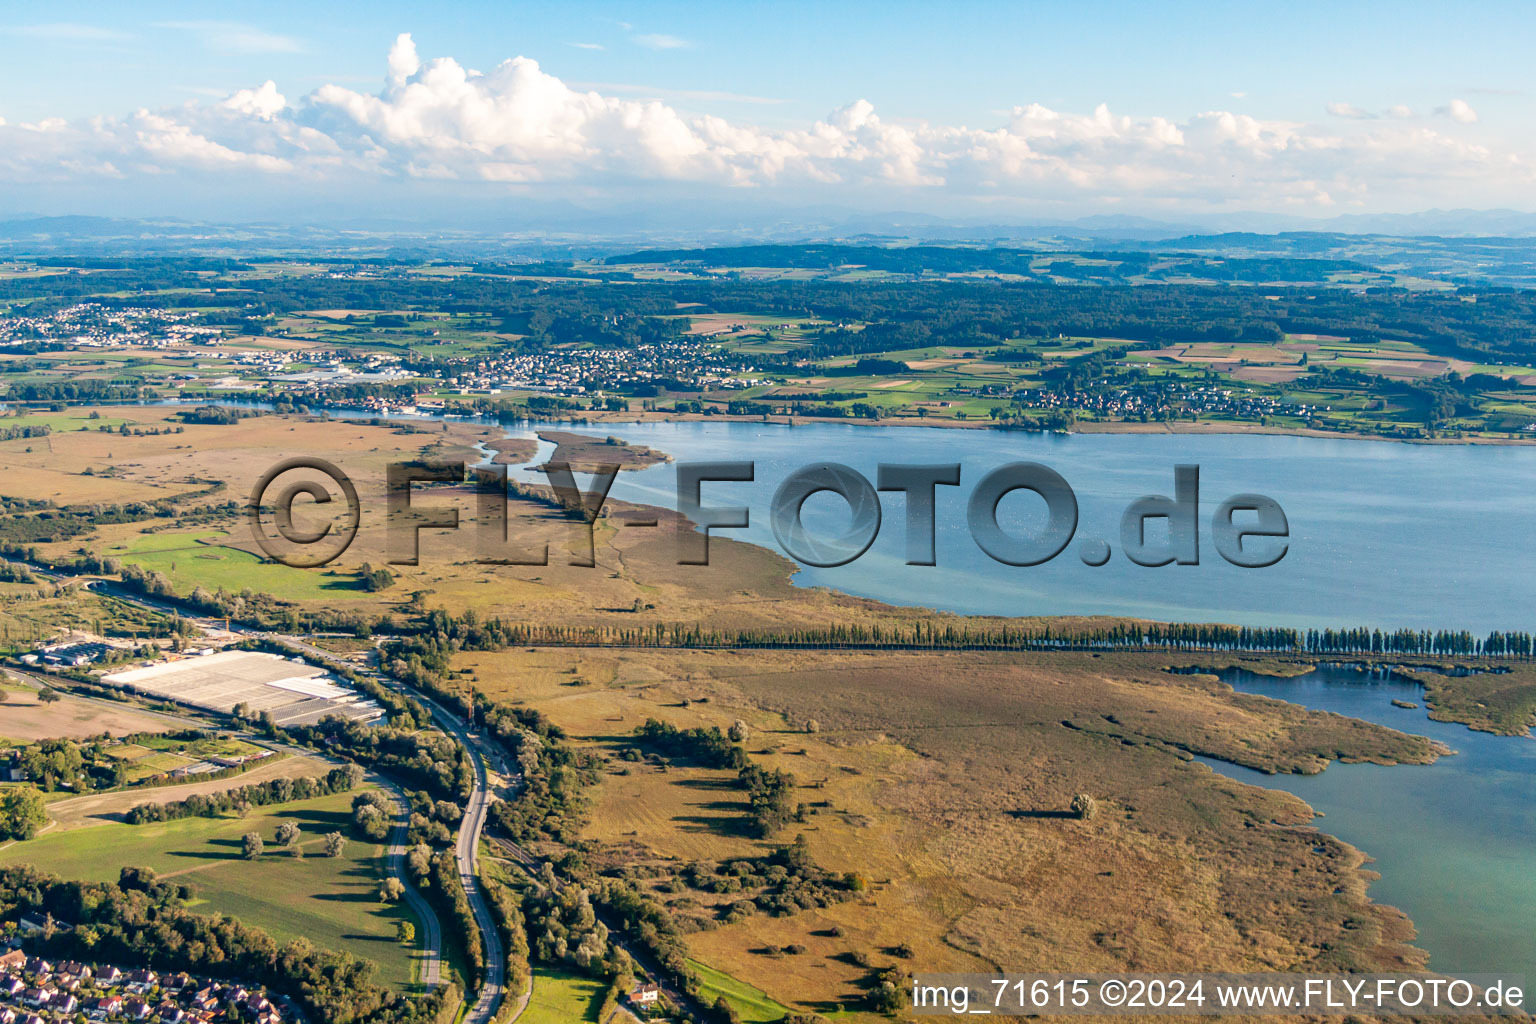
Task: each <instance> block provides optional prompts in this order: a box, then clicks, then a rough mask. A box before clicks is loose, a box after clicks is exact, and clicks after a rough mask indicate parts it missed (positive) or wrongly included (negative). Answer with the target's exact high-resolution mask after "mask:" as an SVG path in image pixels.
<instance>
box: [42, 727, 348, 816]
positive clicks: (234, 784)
mask: <svg viewBox="0 0 1536 1024" xmlns="http://www.w3.org/2000/svg"><path fill="white" fill-rule="evenodd" d="M160 724H161V725H162V726H163V725H164V723H160ZM329 768H330V766H329V765H327V764H326V763H325V762H324V761H320V760H318V759H316V758H313V757H285V758H282V759H281V760H278V761H273V762H272V763H271V764H264V765H262V766H260V767H259V768H252V769H251V770H250V771H248V772H244V773H242V774H240V775H236V776H234V777H233V778H228V779H215V780H213V781H211V782H189V783H187V784H186V785H184V786H156V787H154V788H151V789H128V790H121V791H118V792H114V793H93V794H89V795H87V796H77V797H71V798H70V799H68V800H59V801H56V802H54V803H51V804H49V805H48V816H49V817H50V818H52V819H53V820H54V821H56V822H58V827H59V828H60V829H61V830H63V831H68V830H70V829H75V828H86V827H88V826H91V825H101V824H104V823H106V822H109V821H122V820H123V815H124V814H126V813H128V811H130V810H132V809H133V808H135V807H137V806H138V805H139V804H151V803H153V804H163V803H170V802H171V801H173V800H185V799H186V798H187V797H189V796H193V795H195V794H198V793H222V792H223V791H224V790H226V789H236V788H238V787H240V786H249V785H251V784H252V783H257V782H267V781H269V780H271V779H297V778H299V777H301V776H305V775H314V776H317V775H323V774H324V773H325V772H326V771H327V770H328V769H329Z"/></svg>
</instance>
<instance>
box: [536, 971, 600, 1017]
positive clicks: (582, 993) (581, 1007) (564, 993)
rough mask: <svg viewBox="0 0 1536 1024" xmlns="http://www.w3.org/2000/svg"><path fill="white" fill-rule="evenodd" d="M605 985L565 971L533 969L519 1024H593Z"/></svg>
mask: <svg viewBox="0 0 1536 1024" xmlns="http://www.w3.org/2000/svg"><path fill="white" fill-rule="evenodd" d="M605 991H607V986H605V985H604V984H603V983H602V982H600V981H596V980H594V979H592V978H588V977H585V976H583V975H580V974H572V973H570V972H568V971H553V970H549V969H548V968H544V967H535V968H534V969H533V995H532V996H530V997H529V999H528V1008H527V1009H526V1010H524V1011H523V1015H522V1016H521V1017H519V1018H517V1020H518V1024H578V1022H583V1021H584V1022H589V1024H595V1022H596V1021H597V1011H598V1010H599V1009H601V1008H602V1005H603V993H604V992H605Z"/></svg>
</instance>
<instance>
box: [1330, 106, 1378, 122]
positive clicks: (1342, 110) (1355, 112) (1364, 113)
mask: <svg viewBox="0 0 1536 1024" xmlns="http://www.w3.org/2000/svg"><path fill="white" fill-rule="evenodd" d="M1328 113H1329V114H1331V115H1333V116H1334V117H1348V118H1351V119H1353V120H1356V121H1369V120H1370V119H1371V118H1373V117H1375V116H1376V115H1375V114H1373V113H1371V112H1370V111H1369V110H1361V109H1360V108H1359V107H1357V106H1355V105H1354V104H1353V103H1330V104H1328Z"/></svg>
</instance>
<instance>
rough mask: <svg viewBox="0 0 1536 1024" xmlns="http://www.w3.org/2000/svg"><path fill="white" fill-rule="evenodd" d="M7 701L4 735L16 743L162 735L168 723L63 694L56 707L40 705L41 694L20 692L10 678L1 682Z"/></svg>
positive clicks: (1, 725)
mask: <svg viewBox="0 0 1536 1024" xmlns="http://www.w3.org/2000/svg"><path fill="white" fill-rule="evenodd" d="M0 689H3V690H4V691H5V700H4V701H3V702H0V736H3V737H5V738H6V739H12V740H26V741H28V742H31V741H33V740H43V739H50V738H53V737H60V738H67V739H84V738H85V737H87V736H100V735H101V734H102V733H104V732H108V733H111V734H112V735H114V736H124V735H127V734H128V733H131V732H160V731H162V730H164V729H165V727H166V725H165V720H164V719H160V718H155V717H152V716H150V715H141V714H138V713H136V712H135V711H133V710H132V709H131V708H127V707H125V708H123V709H122V710H118V709H116V708H108V707H105V706H103V705H100V704H95V703H92V702H90V701H83V700H76V699H74V698H73V697H69V696H63V695H61V698H62V699H60V700H58V701H56V702H55V703H53V704H40V703H38V700H37V694H36V693H35V692H32V691H28V690H19V689H18V688H17V684H16V683H15V682H13V681H11V680H10V679H6V680H5V681H4V682H0Z"/></svg>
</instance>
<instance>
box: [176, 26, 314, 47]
mask: <svg viewBox="0 0 1536 1024" xmlns="http://www.w3.org/2000/svg"><path fill="white" fill-rule="evenodd" d="M155 27H156V28H167V29H172V30H175V31H179V32H193V33H196V34H197V36H198V41H199V43H200V45H201V46H202V47H203V48H205V49H209V50H214V51H217V52H220V53H302V52H304V46H303V44H302V43H300V42H299V41H298V40H297V39H294V38H293V37H292V36H285V35H279V34H278V33H276V32H268V31H266V30H265V29H260V28H256V27H255V26H253V25H247V24H244V23H242V22H238V21H206V20H205V21H164V22H160V23H159V24H157V25H156V26H155Z"/></svg>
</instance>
